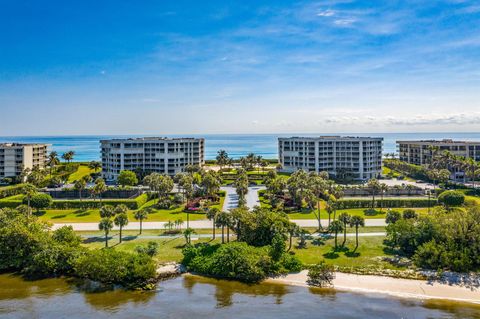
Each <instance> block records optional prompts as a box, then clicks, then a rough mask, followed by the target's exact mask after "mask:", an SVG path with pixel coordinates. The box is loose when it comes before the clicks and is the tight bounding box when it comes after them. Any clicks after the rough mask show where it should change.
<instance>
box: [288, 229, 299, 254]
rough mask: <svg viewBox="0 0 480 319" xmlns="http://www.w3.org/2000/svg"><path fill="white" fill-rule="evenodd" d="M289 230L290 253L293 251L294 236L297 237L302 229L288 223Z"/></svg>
mask: <svg viewBox="0 0 480 319" xmlns="http://www.w3.org/2000/svg"><path fill="white" fill-rule="evenodd" d="M287 230H288V235H289V240H288V249H287V251H290V250H291V249H292V244H293V236H295V235H297V234H298V233H299V231H300V227H298V225H297V224H295V223H292V222H290V223H288V226H287Z"/></svg>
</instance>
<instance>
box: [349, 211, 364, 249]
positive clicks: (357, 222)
mask: <svg viewBox="0 0 480 319" xmlns="http://www.w3.org/2000/svg"><path fill="white" fill-rule="evenodd" d="M360 226H361V227H365V219H364V218H363V217H361V216H352V218H350V227H355V249H354V250H353V252H356V251H357V249H358V227H360Z"/></svg>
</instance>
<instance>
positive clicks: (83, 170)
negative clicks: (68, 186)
mask: <svg viewBox="0 0 480 319" xmlns="http://www.w3.org/2000/svg"><path fill="white" fill-rule="evenodd" d="M92 173H94V171H93V170H92V169H90V168H88V165H80V166H78V169H77V171H76V172H75V173H73V174H71V175H70V176H69V177H68V183H73V182H75V181H77V180H79V179H81V178H82V177H84V176H87V175H90V174H92ZM97 173H98V171H97Z"/></svg>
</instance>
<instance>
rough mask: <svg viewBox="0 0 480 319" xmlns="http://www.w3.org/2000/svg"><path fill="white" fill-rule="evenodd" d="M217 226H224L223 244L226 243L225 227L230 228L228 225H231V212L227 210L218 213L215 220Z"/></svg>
mask: <svg viewBox="0 0 480 319" xmlns="http://www.w3.org/2000/svg"><path fill="white" fill-rule="evenodd" d="M215 226H217V227H221V228H222V244H224V243H225V227H226V228H227V229H228V227H229V226H230V214H229V213H227V212H220V213H218V214H217V218H216V220H215ZM227 240H228V239H227Z"/></svg>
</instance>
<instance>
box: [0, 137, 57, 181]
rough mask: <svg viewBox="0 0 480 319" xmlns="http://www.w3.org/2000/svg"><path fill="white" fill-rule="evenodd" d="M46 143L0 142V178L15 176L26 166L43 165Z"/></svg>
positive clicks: (46, 148)
mask: <svg viewBox="0 0 480 319" xmlns="http://www.w3.org/2000/svg"><path fill="white" fill-rule="evenodd" d="M48 146H49V145H47V144H18V143H0V179H1V178H5V177H17V176H19V175H20V174H21V173H22V171H23V170H24V169H26V168H29V169H32V168H34V167H40V168H44V167H45V162H46V160H47V152H48Z"/></svg>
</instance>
